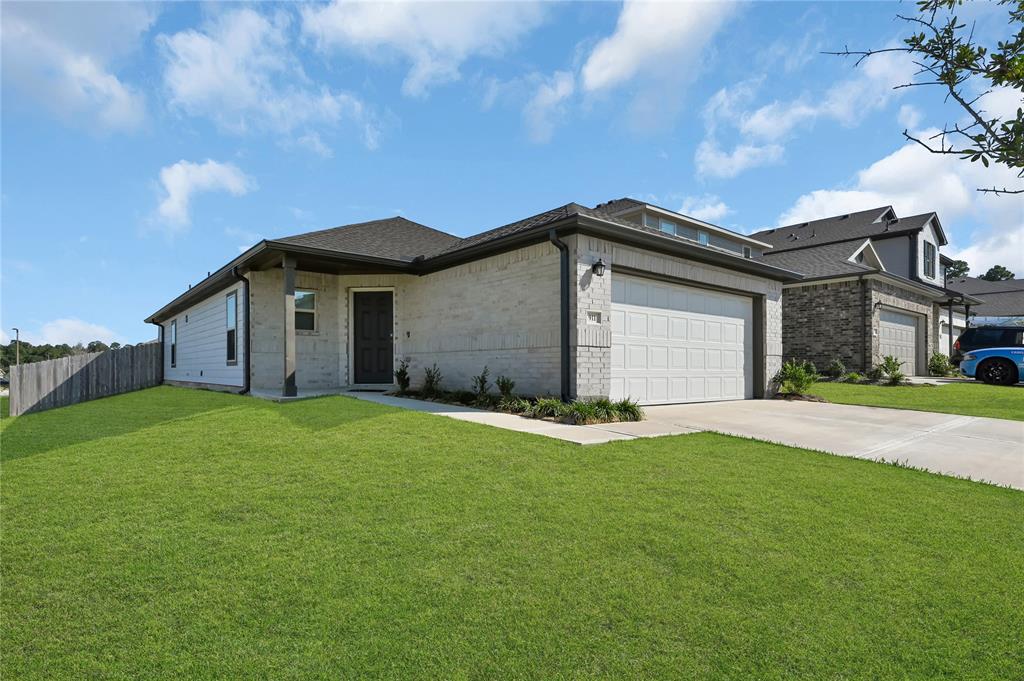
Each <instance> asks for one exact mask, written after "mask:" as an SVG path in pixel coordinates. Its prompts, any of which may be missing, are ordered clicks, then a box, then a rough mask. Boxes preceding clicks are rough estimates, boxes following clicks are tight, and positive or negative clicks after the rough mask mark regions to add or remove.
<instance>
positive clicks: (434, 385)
mask: <svg viewBox="0 0 1024 681" xmlns="http://www.w3.org/2000/svg"><path fill="white" fill-rule="evenodd" d="M443 378H444V376H442V374H441V370H440V369H438V368H437V364H434V366H432V367H428V368H427V369H424V371H423V395H424V396H426V397H435V396H437V394H438V393H440V392H441V380H442V379H443Z"/></svg>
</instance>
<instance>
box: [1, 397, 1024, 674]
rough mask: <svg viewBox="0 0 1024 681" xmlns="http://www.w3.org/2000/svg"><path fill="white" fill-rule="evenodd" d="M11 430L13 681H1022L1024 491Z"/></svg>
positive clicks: (257, 416) (390, 443)
mask: <svg viewBox="0 0 1024 681" xmlns="http://www.w3.org/2000/svg"><path fill="white" fill-rule="evenodd" d="M939 390H945V388H942V389H937V390H936V392H938V391H939ZM0 428H2V429H3V430H2V435H0V437H2V455H3V459H4V461H3V481H2V483H3V495H2V504H3V507H2V519H3V533H2V538H0V548H2V552H0V553H2V577H3V591H2V595H0V598H2V600H0V614H2V622H0V637H2V638H0V643H2V654H0V676H2V677H3V678H5V679H7V678H10V679H14V678H46V679H59V678H75V679H77V678H89V677H103V678H138V677H148V678H252V677H270V678H274V677H289V678H311V677H330V678H357V677H388V678H401V679H409V678H422V679H458V678H502V679H506V678H531V679H532V678H570V677H571V678H592V677H604V678H616V679H618V678H743V679H749V678H759V679H771V678H774V679H783V678H785V679H789V678H795V677H805V678H844V679H847V678H939V677H943V678H966V677H970V678H993V679H1011V678H1022V676H1024V646H1022V645H1021V644H1022V639H1021V632H1022V631H1024V614H1022V608H1021V607H1020V605H1021V603H1022V602H1024V524H1022V522H1021V520H1022V518H1024V493H1021V492H1019V491H1014V490H1010V489H1005V488H998V487H994V486H990V485H984V484H980V483H972V482H968V481H963V480H956V479H952V478H945V477H941V476H937V475H931V474H928V473H922V472H919V471H913V470H907V469H902V468H897V467H894V466H886V465H882V464H875V463H870V462H866V461H860V460H855V459H847V458H841V457H833V456H828V455H824V454H818V453H813V452H808V451H803V450H799V449H792V448H787V447H781V446H776V445H771V444H767V443H761V442H756V441H749V440H742V439H735V438H729V437H725V436H720V435H714V434H697V435H687V436H679V437H668V438H658V439H648V440H636V441H632V442H626V443H612V444H608V445H602V446H595V447H580V446H577V445H572V444H568V443H561V442H558V441H554V440H549V439H545V438H541V437H536V436H529V435H523V434H517V433H511V432H506V431H500V430H496V429H491V428H487V427H485V426H478V425H474V424H468V423H462V422H458V421H454V420H451V419H447V418H443V417H436V416H431V415H427V414H420V413H413V412H407V411H400V410H396V409H391V408H386V407H381V406H378V405H374V404H370V403H366V402H359V401H356V400H353V399H350V398H345V397H334V398H324V399H317V400H309V401H302V402H294V403H290V404H283V405H278V404H271V403H267V402H262V401H258V400H255V399H251V398H245V397H237V396H230V395H222V394H216V393H209V392H200V391H193V390H186V389H176V388H169V387H162V388H155V389H151V390H147V391H142V392H137V393H132V394H127V395H122V396H118V397H114V398H109V399H104V400H98V401H95V402H90V403H86V404H81V405H77V406H74V407H69V408H66V409H59V410H54V411H50V412H45V413H41V414H36V415H30V416H24V417H17V418H11V419H5V420H4V422H3V424H2V426H0Z"/></svg>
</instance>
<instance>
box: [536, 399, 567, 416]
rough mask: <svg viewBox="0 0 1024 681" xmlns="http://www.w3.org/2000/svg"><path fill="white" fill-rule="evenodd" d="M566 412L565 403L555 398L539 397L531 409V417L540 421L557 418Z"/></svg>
mask: <svg viewBox="0 0 1024 681" xmlns="http://www.w3.org/2000/svg"><path fill="white" fill-rule="evenodd" d="M564 412H565V403H564V402H562V400H559V399H556V398H554V397H538V398H537V401H536V402H534V403H533V406H532V407H531V408H530V416H533V417H534V418H538V419H544V418H556V417H559V416H561V415H562V414H563V413H564Z"/></svg>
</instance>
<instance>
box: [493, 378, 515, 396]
mask: <svg viewBox="0 0 1024 681" xmlns="http://www.w3.org/2000/svg"><path fill="white" fill-rule="evenodd" d="M494 385H496V386H497V387H498V394H499V395H501V396H502V397H503V398H504V399H509V398H511V397H512V391H513V390H515V389H516V382H515V381H513V380H512V379H511V378H509V377H508V376H498V379H497V380H496V381H494Z"/></svg>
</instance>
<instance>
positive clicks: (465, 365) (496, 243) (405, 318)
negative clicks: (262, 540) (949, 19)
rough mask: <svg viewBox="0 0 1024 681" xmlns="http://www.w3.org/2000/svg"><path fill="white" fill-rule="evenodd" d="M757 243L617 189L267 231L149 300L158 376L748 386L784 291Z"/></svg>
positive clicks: (269, 381)
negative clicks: (535, 210)
mask: <svg viewBox="0 0 1024 681" xmlns="http://www.w3.org/2000/svg"><path fill="white" fill-rule="evenodd" d="M764 248H767V244H766V243H765V242H763V241H760V240H758V239H756V238H751V237H749V236H744V235H742V234H737V233H735V232H731V231H729V230H727V229H723V228H721V227H718V226H715V225H712V224H709V223H706V222H702V221H699V220H694V219H693V218H689V217H687V216H685V215H680V214H678V213H675V212H672V211H668V210H665V209H663V208H659V207H657V206H652V205H649V204H646V203H643V202H639V201H634V200H631V199H619V200H616V201H611V202H608V203H605V204H601V205H599V206H597V207H595V208H588V207H585V206H581V205H579V204H575V203H571V204H567V205H565V206H561V207H558V208H555V209H552V210H549V211H545V212H543V213H540V214H538V215H534V216H531V217H528V218H526V219H523V220H518V221H516V222H512V223H510V224H507V225H504V226H502V227H498V228H496V229H491V230H488V231H485V232H481V233H479V234H476V235H473V236H469V237H465V238H460V237H457V236H454V235H451V234H448V233H445V232H442V231H439V230H436V229H432V228H430V227H427V226H424V225H421V224H418V223H415V222H412V221H410V220H406V219H405V218H401V217H394V218H387V219H384V220H375V221H372V222H366V223H360V224H355V225H346V226H343V227H336V228H332V229H325V230H320V231H317V232H309V233H306V234H299V235H295V236H288V237H283V238H280V239H273V240H265V241H261V242H260V243H258V244H256V245H255V246H253V247H252V248H250V249H248V250H247V251H245V252H244V253H242V254H240V255H239V256H238V257H236V258H234V259H233V260H231V261H230V262H228V263H227V264H225V265H224V266H223V267H221V268H220V269H219V270H217V271H216V272H214V273H213V274H212V275H210V276H209V277H207V278H206V279H205V280H204V281H202V282H200V283H199V284H197V285H195V286H192V287H191V288H190V289H189V290H187V291H185V292H184V293H182V294H181V295H180V296H178V297H177V298H175V299H174V300H172V301H171V302H169V303H168V304H167V305H165V306H164V307H162V308H161V309H160V310H158V311H157V312H156V313H154V314H153V315H152V316H150V317H149V318H148V319H147V321H148V322H152V323H155V324H158V325H159V326H160V333H161V340H162V343H163V348H164V378H165V381H167V382H171V383H178V384H182V385H194V386H201V387H209V388H216V389H223V390H232V391H238V392H246V391H250V390H251V391H252V392H259V393H272V394H277V395H283V396H294V395H297V394H300V392H301V393H303V394H310V393H315V392H325V391H327V392H329V391H334V390H343V389H349V388H360V389H366V388H371V389H372V388H377V389H386V388H389V387H391V386H393V384H394V371H395V368H396V367H397V366H398V364H399V362H401V361H402V360H408V362H409V363H410V371H411V376H412V378H413V385H414V386H416V385H418V384H419V383H421V382H422V380H423V374H424V369H425V368H427V367H431V366H433V365H435V364H436V365H437V367H438V368H439V369H440V370H441V372H442V374H443V375H444V385H445V386H446V387H449V388H469V387H470V381H471V378H472V377H473V376H474V375H476V374H479V373H480V372H481V371H482V370H483V368H484V367H485V366H487V367H488V368H489V369H490V371H491V375H492V376H497V375H502V374H503V375H506V376H508V377H510V378H512V379H513V380H514V381H516V389H517V391H518V392H520V393H522V394H527V395H530V394H532V395H561V396H562V397H564V398H573V397H612V398H616V399H618V398H624V397H631V398H633V399H635V400H637V401H639V402H640V403H641V404H663V403H677V402H700V401H706V400H728V399H745V398H752V397H760V396H763V395H764V394H765V392H766V390H767V386H768V384H769V383H770V381H771V378H772V376H773V375H774V374H775V372H776V371H777V370H778V368H779V366H780V365H781V360H782V326H783V325H782V295H783V294H782V290H783V289H782V287H783V284H784V283H787V282H793V281H796V280H797V279H799V275H797V274H795V273H793V272H790V271H788V270H787V269H786V268H785V266H784V265H778V264H775V263H772V262H768V261H767V260H765V259H762V258H760V257H759V256H760V255H761V253H762V251H763V249H764Z"/></svg>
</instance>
